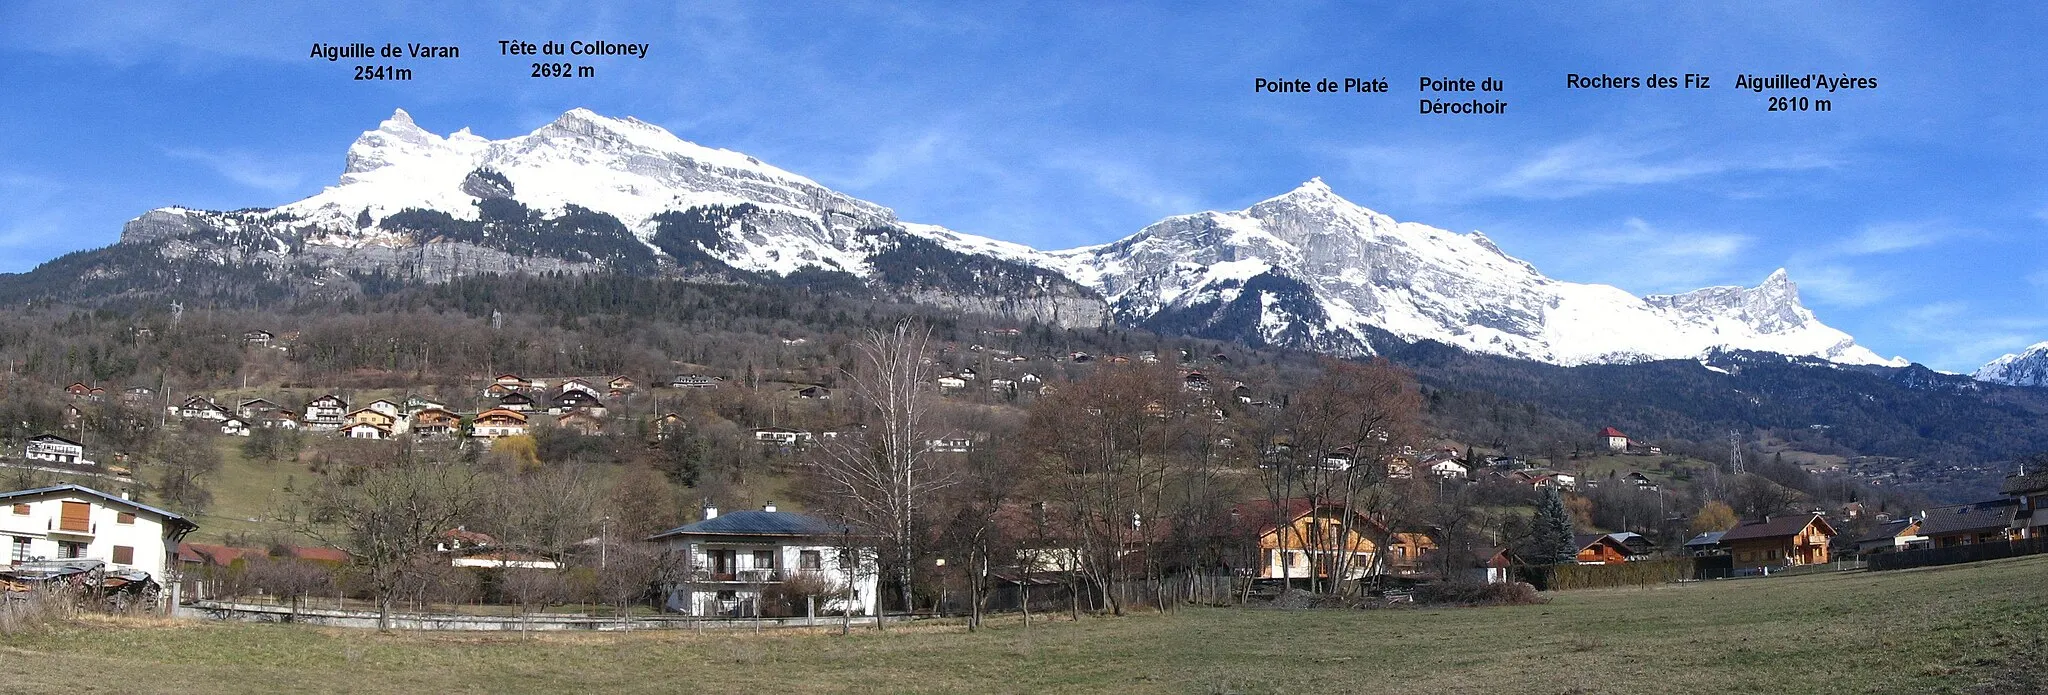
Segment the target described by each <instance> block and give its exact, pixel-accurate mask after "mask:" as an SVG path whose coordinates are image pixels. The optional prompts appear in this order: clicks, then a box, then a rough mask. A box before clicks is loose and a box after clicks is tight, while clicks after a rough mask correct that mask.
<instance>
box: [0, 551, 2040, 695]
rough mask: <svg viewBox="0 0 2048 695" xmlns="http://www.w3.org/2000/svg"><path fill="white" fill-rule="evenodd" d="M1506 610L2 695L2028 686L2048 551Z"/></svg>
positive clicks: (251, 655) (23, 663) (518, 644)
mask: <svg viewBox="0 0 2048 695" xmlns="http://www.w3.org/2000/svg"><path fill="white" fill-rule="evenodd" d="M1551 598H1552V600H1551V602H1550V603H1548V604H1544V605H1536V606H1519V607H1505V608H1440V609H1393V610H1375V611H1276V610H1260V609H1236V608H1200V609H1187V610H1182V611H1179V612H1177V613H1174V614H1171V615H1157V614H1139V615H1133V616H1128V617H1123V618H1112V617H1102V618H1096V617H1086V618H1083V619H1082V620H1081V621H1080V622H1078V623H1074V622H1068V621H1066V620H1064V619H1061V620H1058V621H1053V622H1047V621H1045V620H1042V619H1041V620H1039V621H1036V622H1034V624H1033V625H1032V627H1031V628H1030V629H1028V630H1027V629H1025V628H1024V626H1023V625H1022V624H1021V623H1020V622H1019V621H1018V620H1017V619H1016V618H1015V617H1014V616H1011V617H1005V618H1003V619H1001V620H1000V621H997V622H996V623H995V624H994V625H993V626H992V628H991V629H987V630H983V631H980V632H976V633H972V634H970V633H967V632H966V631H965V629H964V628H963V627H962V626H960V625H958V624H948V623H926V624H919V625H916V626H901V627H897V628H894V629H892V630H890V631H889V632H886V633H877V632H875V631H873V630H872V628H870V629H868V630H864V631H857V632H856V633H855V634H854V635H853V636H851V637H841V636H838V635H836V634H832V633H831V632H829V631H826V632H816V633H812V632H793V631H781V632H777V631H767V632H759V633H754V632H703V633H691V632H641V633H633V634H555V635H538V636H534V637H531V638H529V639H521V638H520V637H519V636H518V635H516V634H496V633H411V634H394V635H383V634H377V633H374V632H371V631H359V630H342V629H330V628H314V627H305V626H288V625H244V624H220V623H202V622H190V621H170V620H142V619H124V618H99V619H93V620H89V621H87V622H83V623H78V624H70V625H64V626H59V627H54V628H48V629H44V630H41V631H34V632H28V633H23V634H16V635H12V636H0V691H7V692H29V691H45V692H47V691H58V690H61V691H64V692H121V693H138V692H266V693H267V692H337V691H338V692H368V693H383V692H391V693H399V692H405V693H411V692H476V693H498V692H534V691H555V692H563V691H569V692H737V691H760V692H1117V693H1307V692H1316V693H1371V692H1389V693H1430V694H1432V695H1450V694H1453V693H1489V694H1498V693H1663V692H1768V693H1821V692H1825V693H1922V692H1964V693H2029V692H2041V689H2042V688H2048V671H2044V669H2048V665H2044V664H2048V557H2035V558H2023V559H2017V560H2003V561H1996V562H1986V563H1979V564H1975V565H1963V566H1953V567H1944V568H1929V569H1921V570H1908V571H1901V572H1890V573H1875V574H1873V573H1861V572H1857V573H1847V574H1832V575H1813V576H1800V577H1786V578H1772V579H1747V580H1734V581H1720V582H1708V583H1701V584H1689V585H1669V586H1663V587H1656V588H1651V589H1613V590H1595V591H1578V592H1565V593H1560V594H1555V595H1552V596H1551Z"/></svg>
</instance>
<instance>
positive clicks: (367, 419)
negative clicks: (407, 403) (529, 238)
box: [341, 408, 398, 436]
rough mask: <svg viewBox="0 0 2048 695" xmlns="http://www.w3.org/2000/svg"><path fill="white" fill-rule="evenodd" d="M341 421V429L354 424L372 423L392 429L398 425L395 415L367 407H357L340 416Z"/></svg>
mask: <svg viewBox="0 0 2048 695" xmlns="http://www.w3.org/2000/svg"><path fill="white" fill-rule="evenodd" d="M341 422H342V425H341V426H342V428H343V429H347V428H349V427H353V426H355V425H372V426H376V427H381V428H384V429H385V430H392V429H396V428H397V427H398V417H397V416H395V415H392V414H391V413H387V412H384V411H382V410H371V409H369V408H358V409H356V410H354V411H351V412H349V414H348V415H346V416H344V417H342V419H341ZM351 436H353V435H351Z"/></svg>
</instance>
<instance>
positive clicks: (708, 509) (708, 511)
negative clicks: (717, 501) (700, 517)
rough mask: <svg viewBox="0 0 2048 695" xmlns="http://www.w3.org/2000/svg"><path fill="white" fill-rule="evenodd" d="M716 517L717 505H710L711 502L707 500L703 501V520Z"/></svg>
mask: <svg viewBox="0 0 2048 695" xmlns="http://www.w3.org/2000/svg"><path fill="white" fill-rule="evenodd" d="M716 518H718V508H717V507H714V506H711V503H710V502H708V501H707V502H705V503H704V520H705V521H710V520H712V519H716Z"/></svg>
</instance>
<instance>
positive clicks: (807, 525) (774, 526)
mask: <svg viewBox="0 0 2048 695" xmlns="http://www.w3.org/2000/svg"><path fill="white" fill-rule="evenodd" d="M847 532H848V531H847V530H846V527H844V526H842V525H840V524H835V523H832V522H829V521H825V520H823V519H819V518H816V517H810V516H804V515H802V514H798V513H796V512H764V511H757V510H751V509H749V510H742V511H737V512H727V513H725V514H720V515H718V516H717V517H716V518H711V519H705V520H703V521H699V522H697V523H694V524H688V525H684V526H679V527H676V528H672V529H669V530H667V531H663V532H661V533H657V534H654V535H653V536H651V537H650V539H653V538H666V537H669V536H689V535H715V536H831V535H838V534H842V533H847Z"/></svg>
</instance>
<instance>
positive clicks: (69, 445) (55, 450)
mask: <svg viewBox="0 0 2048 695" xmlns="http://www.w3.org/2000/svg"><path fill="white" fill-rule="evenodd" d="M22 456H23V457H24V458H27V459H29V460H32V461H49V462H52V463H83V464H90V463H92V462H91V461H87V460H86V459H85V445H83V444H80V443H78V442H74V441H71V440H69V439H65V438H63V437H59V436H57V435H54V434H40V435H36V436H34V437H29V439H28V446H25V447H22Z"/></svg>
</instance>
